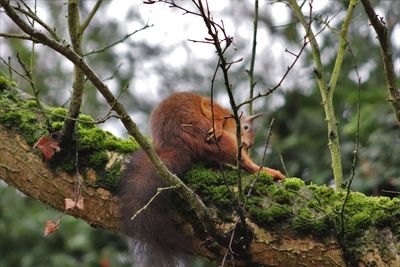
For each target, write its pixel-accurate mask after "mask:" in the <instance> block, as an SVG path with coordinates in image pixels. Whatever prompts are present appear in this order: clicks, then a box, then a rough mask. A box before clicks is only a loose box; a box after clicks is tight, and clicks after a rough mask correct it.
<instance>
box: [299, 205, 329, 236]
mask: <svg viewBox="0 0 400 267" xmlns="http://www.w3.org/2000/svg"><path fill="white" fill-rule="evenodd" d="M291 226H292V229H293V230H295V231H296V232H298V233H304V234H309V233H313V234H314V235H316V236H317V237H323V236H324V235H326V234H327V233H328V232H329V231H330V230H331V229H332V224H331V222H330V220H329V216H326V215H324V214H320V213H316V212H315V211H314V210H313V209H310V208H307V207H303V208H301V209H299V210H298V211H296V212H295V216H294V217H293V219H292V220H291Z"/></svg>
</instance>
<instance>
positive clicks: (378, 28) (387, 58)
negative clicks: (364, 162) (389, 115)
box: [361, 0, 400, 124]
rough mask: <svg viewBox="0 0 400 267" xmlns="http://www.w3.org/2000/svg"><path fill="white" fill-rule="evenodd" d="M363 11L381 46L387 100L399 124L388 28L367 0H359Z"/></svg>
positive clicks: (398, 96) (399, 100) (398, 95)
mask: <svg viewBox="0 0 400 267" xmlns="http://www.w3.org/2000/svg"><path fill="white" fill-rule="evenodd" d="M361 3H362V5H363V6H364V9H365V12H366V13H367V15H368V18H369V21H370V22H371V25H372V27H374V30H375V32H376V34H377V36H378V40H379V44H380V46H381V52H382V60H383V66H384V68H385V76H386V83H387V89H388V91H389V99H388V100H389V102H390V103H392V106H393V109H394V112H395V114H396V118H397V121H398V124H400V87H399V86H398V81H396V72H395V70H394V64H393V57H392V49H391V47H390V39H389V37H388V28H387V26H386V23H385V22H384V20H383V17H380V16H378V15H377V14H376V13H375V10H374V8H373V7H372V5H371V3H370V1H369V0H361Z"/></svg>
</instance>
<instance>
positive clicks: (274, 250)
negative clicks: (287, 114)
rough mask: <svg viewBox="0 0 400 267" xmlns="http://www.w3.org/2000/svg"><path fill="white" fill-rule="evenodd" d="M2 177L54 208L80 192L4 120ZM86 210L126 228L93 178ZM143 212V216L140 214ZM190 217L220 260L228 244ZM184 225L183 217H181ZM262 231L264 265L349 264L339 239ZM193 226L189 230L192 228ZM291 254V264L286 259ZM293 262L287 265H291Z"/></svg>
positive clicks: (94, 221) (101, 221) (95, 222)
mask: <svg viewBox="0 0 400 267" xmlns="http://www.w3.org/2000/svg"><path fill="white" fill-rule="evenodd" d="M0 179H2V180H4V181H5V182H6V183H8V184H9V185H11V186H13V187H16V188H18V189H19V190H21V191H22V192H23V193H25V194H26V195H29V196H31V197H33V198H35V199H37V200H39V201H41V202H43V203H45V204H46V205H49V206H50V207H52V208H55V209H57V210H60V211H64V199H65V198H70V197H71V196H72V195H73V192H74V183H75V177H74V176H71V175H68V174H66V173H64V172H62V171H57V172H54V171H51V170H49V169H48V168H47V167H46V164H45V163H43V161H42V159H41V157H40V156H38V155H37V154H36V153H34V151H33V149H32V148H31V147H30V146H29V145H27V144H26V142H25V141H24V140H23V138H22V137H21V136H19V135H17V134H16V133H15V132H13V131H11V130H7V129H6V128H4V127H3V126H1V125H0ZM82 197H83V198H84V209H83V210H79V209H73V210H72V211H68V212H67V213H68V214H70V215H73V216H75V217H77V218H80V219H82V220H84V221H86V222H87V223H89V224H90V225H92V226H94V227H101V228H104V229H107V230H110V231H112V232H119V231H120V219H121V216H120V214H119V208H118V199H117V198H116V197H115V196H113V195H112V194H111V193H110V192H109V191H107V190H104V189H102V188H98V187H94V186H92V185H91V184H89V183H88V182H85V183H84V184H83V186H82ZM139 216H140V215H139ZM187 219H188V218H181V219H180V220H184V227H183V228H184V229H186V233H187V234H189V235H190V237H191V238H192V241H193V244H194V249H195V251H196V253H197V254H199V255H202V256H205V257H208V258H209V259H210V260H213V261H215V262H220V260H221V259H222V257H223V252H224V249H223V248H221V247H218V246H217V247H215V246H211V247H208V249H207V247H206V246H205V244H206V243H207V241H206V240H204V239H203V238H202V237H201V236H202V235H200V236H197V235H196V233H194V232H193V231H192V230H190V229H191V227H190V225H189V223H188V222H187ZM178 223H179V224H180V225H181V226H182V221H179V222H178ZM220 227H221V229H230V225H229V224H225V225H221V226H220ZM251 228H252V229H253V231H254V232H255V234H256V236H255V239H254V242H253V243H252V245H251V246H250V251H249V253H251V254H252V256H253V260H252V262H253V263H254V264H256V265H257V266H259V265H261V264H266V265H274V266H285V265H282V264H285V263H290V262H292V263H293V264H295V263H302V264H304V265H308V264H311V263H312V262H315V263H318V266H344V262H343V259H342V258H341V257H342V256H341V249H340V248H339V246H338V244H337V243H336V242H335V241H330V242H329V243H328V245H326V244H324V243H321V242H318V241H315V240H313V239H311V238H308V237H306V238H299V237H296V236H294V235H292V234H290V233H288V232H282V233H279V234H274V233H273V232H268V231H266V230H265V229H262V228H260V227H258V226H257V225H255V224H251ZM188 229H189V230H188ZM294 248H295V250H296V251H297V250H298V251H301V252H302V253H304V255H307V257H301V259H299V258H298V257H297V255H296V252H293V249H294ZM280 259H285V261H284V262H285V263H282V262H280ZM246 264H248V262H240V261H238V262H237V265H236V266H247V265H246ZM286 266H287V265H286Z"/></svg>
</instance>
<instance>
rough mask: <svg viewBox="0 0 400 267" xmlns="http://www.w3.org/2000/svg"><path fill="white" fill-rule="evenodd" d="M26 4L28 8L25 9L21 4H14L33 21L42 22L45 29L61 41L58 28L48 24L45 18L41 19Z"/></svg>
mask: <svg viewBox="0 0 400 267" xmlns="http://www.w3.org/2000/svg"><path fill="white" fill-rule="evenodd" d="M24 6H25V8H26V10H25V9H23V8H21V7H20V6H12V7H13V8H14V9H15V10H17V11H18V12H21V13H22V14H24V15H25V16H27V17H29V18H31V19H32V21H36V22H37V23H38V24H40V25H41V26H42V27H43V28H44V29H46V30H47V31H48V32H49V33H50V34H51V36H52V37H53V38H54V39H55V40H56V41H61V39H60V38H59V37H58V35H57V33H56V30H55V29H53V28H51V27H50V26H49V25H48V24H46V22H44V21H43V20H41V19H40V18H39V17H38V16H37V15H36V13H35V12H34V11H32V9H31V8H30V7H29V6H28V5H26V4H25V3H24Z"/></svg>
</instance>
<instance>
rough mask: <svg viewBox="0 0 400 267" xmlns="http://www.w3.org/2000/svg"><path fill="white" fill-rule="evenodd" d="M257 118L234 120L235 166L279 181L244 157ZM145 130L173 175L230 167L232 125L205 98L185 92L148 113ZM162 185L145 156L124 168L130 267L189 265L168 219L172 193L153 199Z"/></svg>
mask: <svg viewBox="0 0 400 267" xmlns="http://www.w3.org/2000/svg"><path fill="white" fill-rule="evenodd" d="M257 117H259V114H257V115H253V116H242V117H241V119H240V120H241V123H240V124H241V130H240V134H241V144H242V147H243V148H244V149H240V151H241V162H240V165H241V167H242V168H243V169H245V170H246V171H248V172H250V173H255V172H258V171H260V170H261V171H262V172H266V173H268V174H270V175H271V176H272V177H274V179H277V180H280V179H284V178H285V177H284V175H283V174H282V173H281V172H280V171H278V170H274V169H270V168H266V167H262V166H259V165H257V164H255V163H254V162H253V161H252V160H251V159H250V157H249V155H248V153H247V152H246V149H247V148H249V147H251V146H252V145H253V141H254V127H253V120H254V119H255V118H257ZM150 127H151V134H152V138H153V143H154V148H155V150H156V152H157V154H158V156H159V157H160V159H161V160H162V161H163V162H164V164H165V165H166V167H167V168H168V169H169V170H170V171H171V172H172V173H174V174H176V175H177V176H182V175H184V174H185V172H187V171H188V170H189V169H190V168H191V167H192V166H193V164H195V163H197V162H211V163H227V164H236V161H237V154H238V151H239V149H238V145H237V138H236V122H235V120H234V118H233V116H232V114H231V112H230V111H229V110H227V109H225V108H223V107H222V106H220V105H218V104H217V103H215V102H212V101H211V99H210V98H207V97H203V96H200V95H197V94H194V93H189V92H182V93H175V94H172V95H170V96H169V97H168V98H166V99H165V100H163V101H162V102H161V103H160V104H159V105H158V107H156V108H155V110H154V111H153V113H152V115H151V119H150ZM166 186H168V185H167V184H166V182H165V181H164V180H163V178H162V177H161V176H160V175H159V174H158V172H157V170H156V169H155V167H154V166H153V165H152V163H151V162H150V160H149V159H148V157H147V155H146V154H145V153H144V152H143V151H138V152H136V153H135V154H134V155H133V157H132V160H131V162H130V163H129V164H128V165H127V166H126V170H125V172H124V175H123V178H122V183H121V189H120V198H121V201H120V202H121V212H122V214H123V228H124V232H125V233H126V234H127V235H128V236H129V238H130V248H131V250H132V254H133V260H134V266H137V267H152V266H154V267H175V266H182V267H183V266H191V264H190V261H191V255H192V251H191V245H190V242H189V241H188V240H187V239H186V238H185V237H184V235H183V234H181V233H179V231H178V230H177V229H176V227H175V226H174V223H173V221H172V219H171V218H170V213H171V211H173V210H174V207H173V204H172V203H171V193H172V191H171V190H169V191H168V190H165V191H163V192H161V193H159V194H158V195H157V196H156V197H154V196H155V195H156V194H157V191H158V190H159V189H160V188H165V187H166ZM151 199H152V201H150V200H151ZM149 201H150V202H149ZM138 211H140V213H139V214H137V216H134V214H136V213H137V212H138ZM132 217H134V218H133V219H132Z"/></svg>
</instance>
